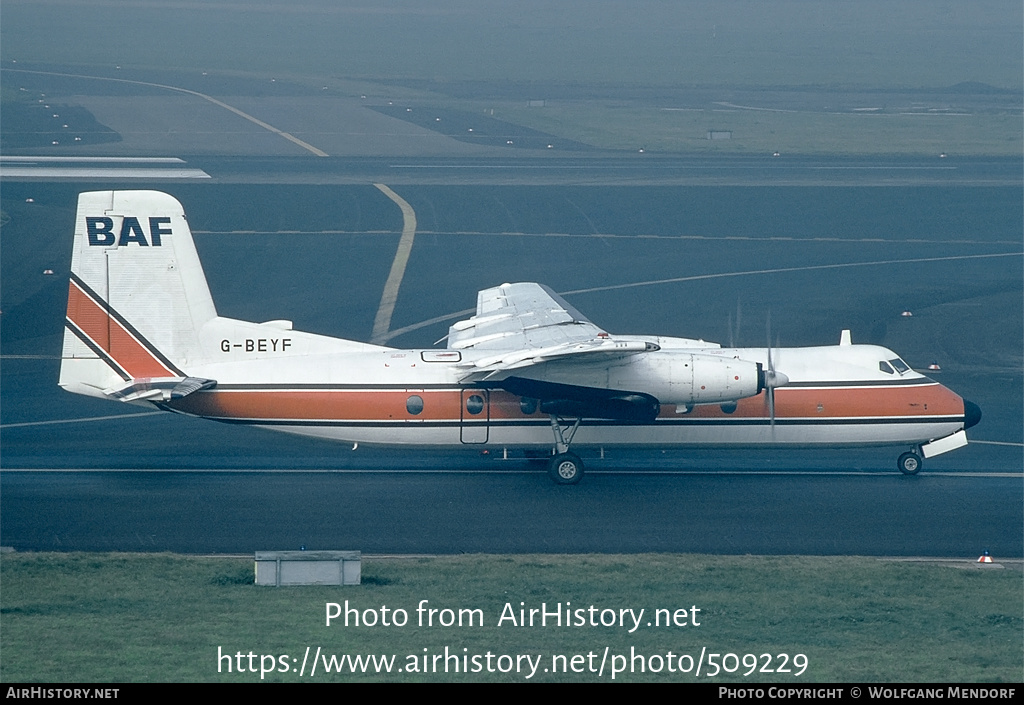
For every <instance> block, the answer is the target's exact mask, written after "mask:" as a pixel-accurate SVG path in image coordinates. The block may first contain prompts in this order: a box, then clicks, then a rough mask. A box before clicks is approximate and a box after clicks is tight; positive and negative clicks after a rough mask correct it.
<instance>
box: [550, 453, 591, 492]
mask: <svg viewBox="0 0 1024 705" xmlns="http://www.w3.org/2000/svg"><path fill="white" fill-rule="evenodd" d="M548 474H549V475H550V476H551V479H552V480H554V481H555V484H558V485H575V484H576V483H577V482H579V481H580V480H582V479H583V461H582V460H580V458H579V456H578V455H576V454H575V453H559V454H558V455H556V456H554V457H552V458H551V460H550V461H549V462H548Z"/></svg>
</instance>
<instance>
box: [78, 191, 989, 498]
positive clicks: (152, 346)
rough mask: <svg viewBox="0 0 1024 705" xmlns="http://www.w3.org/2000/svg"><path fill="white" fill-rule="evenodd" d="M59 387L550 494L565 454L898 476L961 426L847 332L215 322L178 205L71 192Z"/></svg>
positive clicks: (532, 295)
mask: <svg viewBox="0 0 1024 705" xmlns="http://www.w3.org/2000/svg"><path fill="white" fill-rule="evenodd" d="M439 342H440V341H439ZM59 384H60V386H61V387H63V388H64V389H66V390H67V391H69V392H74V393H77V394H85V395H88V396H92V397H98V398H101V399H110V400H116V401H120V402H123V403H129V404H135V405H142V406H146V407H148V408H150V409H152V408H153V407H156V408H157V409H162V410H165V411H168V412H173V413H177V414H185V415H188V416H194V417H202V418H206V419H212V420H215V421H220V422H224V423H229V424H246V425H251V426H257V427H261V428H267V429H273V430H277V431H286V432H290V433H295V434H302V435H307V436H315V437H321V438H328V439H334V440H338V441H346V442H348V443H352V444H353V448H356V447H358V445H359V444H383V445H408V446H420V447H424V446H448V447H467V446H470V447H473V446H475V447H480V448H491V447H493V448H504V449H506V450H507V449H509V448H512V449H522V450H523V451H524V452H527V453H530V452H532V453H533V454H534V455H535V456H536V455H541V454H543V453H547V454H548V459H547V465H548V472H549V474H550V476H551V478H552V479H553V480H554V481H555V482H556V483H559V484H574V483H577V482H579V481H580V479H581V478H582V477H583V473H584V465H583V462H582V460H581V459H580V457H579V455H578V454H576V453H574V452H573V451H572V450H571V448H572V447H574V446H575V447H577V448H578V447H580V446H584V447H590V448H597V447H600V448H602V449H603V448H605V447H634V448H700V447H716V448H743V447H753V448H764V447H768V448H815V447H819V448H825V447H827V448H834V447H859V446H903V447H905V448H906V449H907V450H906V451H905V452H903V453H902V454H901V455H900V456H899V458H898V461H897V466H898V468H899V470H900V471H901V472H903V473H905V474H907V475H913V474H915V473H917V472H918V471H919V470H920V469H921V467H922V462H923V460H922V459H923V458H931V457H934V456H936V455H939V454H941V453H946V452H949V451H952V450H955V449H957V448H961V447H963V446H965V445H966V444H967V435H966V433H965V431H966V429H968V428H971V427H972V426H974V425H975V424H977V423H978V422H979V420H980V419H981V410H980V409H979V407H978V406H977V405H976V404H973V403H971V402H969V401H966V400H964V399H962V398H961V397H959V396H958V395H957V394H955V393H954V392H952V391H951V390H949V389H947V388H946V387H944V386H943V385H941V384H939V383H938V382H936V381H935V380H933V379H930V378H929V377H927V376H925V375H922V374H920V373H918V372H916V371H914V370H913V369H911V368H910V366H909V365H907V363H906V362H904V361H903V360H902V359H901V358H900V357H899V355H897V354H896V353H894V352H893V351H891V350H888V349H886V348H884V347H880V346H876V345H854V344H853V343H852V341H851V337H850V332H849V331H848V330H844V331H842V334H841V336H840V341H839V344H838V345H829V346H820V347H800V348H781V349H779V348H773V347H771V346H766V347H764V348H733V347H724V348H723V347H722V346H721V345H719V344H718V343H711V342H707V341H704V340H699V339H689V338H676V337H666V336H658V335H618V334H615V335H613V334H610V333H608V332H607V331H605V330H604V329H603V328H601V327H600V326H598V325H596V324H595V323H592V322H591V321H590V320H589V319H587V318H586V317H585V316H584V315H583V314H581V313H580V312H579V311H577V310H576V309H575V308H574V307H573V306H572V305H570V304H569V303H568V302H566V301H565V300H564V299H563V298H562V297H560V296H559V295H558V294H556V293H555V292H554V291H553V290H552V289H550V288H548V287H546V286H542V285H540V284H536V283H506V284H502V285H500V286H496V287H493V288H490V289H485V290H483V291H480V292H479V293H478V296H477V306H476V312H475V314H474V315H473V316H471V317H470V318H468V319H466V320H461V321H458V322H456V323H454V324H453V325H452V326H451V328H450V329H449V333H448V336H447V346H446V347H444V348H436V347H435V348H424V349H419V348H417V349H410V350H400V349H395V348H390V347H384V346H379V345H371V344H368V343H363V342H357V341H352V340H344V339H340V338H333V337H328V336H324V335H317V334H313V333H306V332H302V331H297V330H294V329H293V328H292V323H291V321H286V320H272V321H265V322H262V323H252V322H247V321H240V320H234V319H230V318H224V317H221V316H219V315H218V314H217V310H216V308H215V306H214V302H213V299H212V298H211V295H210V290H209V288H208V286H207V283H206V277H205V275H204V273H203V267H202V264H201V262H200V260H199V256H198V254H197V252H196V248H195V245H194V243H193V239H192V234H191V232H190V230H189V226H188V223H187V221H186V219H185V212H184V209H183V207H182V205H181V204H180V203H179V202H178V201H177V200H176V199H174V198H173V197H172V196H170V195H168V194H165V193H161V192H157V191H96V192H87V193H82V194H80V195H79V200H78V210H77V215H76V220H75V235H74V252H73V257H72V265H71V278H70V282H69V288H68V306H67V318H66V321H65V333H64V343H63V350H62V354H61V369H60V380H59Z"/></svg>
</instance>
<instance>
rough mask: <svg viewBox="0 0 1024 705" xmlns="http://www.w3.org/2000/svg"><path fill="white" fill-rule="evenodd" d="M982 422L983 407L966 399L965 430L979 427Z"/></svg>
mask: <svg viewBox="0 0 1024 705" xmlns="http://www.w3.org/2000/svg"><path fill="white" fill-rule="evenodd" d="M979 421H981V407H980V406H978V405H977V404H975V403H974V402H970V401H967V400H966V399H964V428H965V429H966V428H970V427H971V426H977V425H978V422H979Z"/></svg>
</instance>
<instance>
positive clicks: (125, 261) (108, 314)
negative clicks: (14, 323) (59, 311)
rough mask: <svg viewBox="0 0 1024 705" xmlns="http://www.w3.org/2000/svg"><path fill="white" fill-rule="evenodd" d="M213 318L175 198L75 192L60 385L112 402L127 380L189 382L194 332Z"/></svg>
mask: <svg viewBox="0 0 1024 705" xmlns="http://www.w3.org/2000/svg"><path fill="white" fill-rule="evenodd" d="M216 317H217V311H216V308H215V307H214V305H213V299H212V297H211V296H210V289H209V287H208V286H207V283H206V277H205V275H204V274H203V267H202V264H201V263H200V261H199V255H198V254H197V252H196V249H195V244H194V243H193V241H192V233H191V232H190V230H189V227H188V223H187V222H186V220H185V212H184V209H183V208H182V206H181V204H180V203H179V202H178V201H177V200H175V199H174V198H173V197H171V196H169V195H167V194H165V193H160V192H157V191H94V192H89V193H82V194H80V195H79V198H78V212H77V215H76V217H75V238H74V252H73V254H72V258H71V281H70V283H69V288H68V308H67V318H66V319H65V329H64V347H63V351H62V356H61V371H60V385H61V386H62V387H64V388H65V389H67V390H68V391H73V392H77V393H81V394H89V395H92V396H99V397H104V398H109V397H110V392H111V390H112V389H122V388H125V387H126V385H131V384H132V383H133V381H134V380H140V379H142V380H151V381H153V382H157V381H160V380H163V386H166V385H168V384H170V383H171V381H172V380H178V381H180V380H185V379H189V378H188V375H187V374H186V373H185V372H184V370H185V369H187V367H188V365H189V363H190V360H195V359H197V358H198V357H200V356H201V348H200V344H199V331H200V329H201V328H202V326H203V325H204V324H206V323H207V322H209V321H210V320H211V319H214V318H216ZM175 384H177V382H175ZM172 386H173V385H172ZM104 390H106V391H104Z"/></svg>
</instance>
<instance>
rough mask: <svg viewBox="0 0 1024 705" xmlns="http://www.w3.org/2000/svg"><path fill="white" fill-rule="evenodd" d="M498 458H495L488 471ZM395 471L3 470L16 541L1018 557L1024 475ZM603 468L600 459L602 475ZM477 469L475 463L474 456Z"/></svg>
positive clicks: (28, 546)
mask: <svg viewBox="0 0 1024 705" xmlns="http://www.w3.org/2000/svg"><path fill="white" fill-rule="evenodd" d="M490 465H491V466H493V465H494V464H490ZM516 465H518V466H519V467H518V468H517V469H515V470H506V471H501V470H495V471H491V472H480V471H474V470H465V471H462V472H451V471H423V470H403V469H399V468H395V467H392V468H389V469H384V470H379V471H366V472H364V471H351V472H345V473H331V472H326V473H308V472H297V473H294V472H262V473H252V472H238V473H224V472H217V471H200V472H162V471H153V472H104V471H98V472H63V471H60V472H52V473H22V472H17V473H4V474H3V495H4V506H5V509H4V517H3V524H4V543H5V545H13V546H14V547H15V548H17V549H18V550H62V551H69V550H76V551H77V550H89V551H111V550H116V551H175V552H182V553H235V554H237V553H242V554H245V553H252V552H253V551H256V550H266V549H290V550H297V549H299V548H300V547H302V546H305V547H306V548H307V549H308V550H315V549H327V548H342V549H352V548H355V549H359V550H362V551H363V552H364V553H370V554H373V553H377V554H381V553H387V554H394V553H401V554H450V553H637V552H672V553H677V552H681V553H723V554H736V553H751V554H764V555H777V554H807V555H846V554H852V555H879V556H934V557H957V558H971V557H977V556H978V555H981V552H982V551H983V550H988V551H989V552H990V553H991V554H992V555H993V556H997V557H999V558H1010V557H1020V556H1021V555H1022V545H1021V534H1020V532H1019V531H1017V532H1014V531H1009V530H1008V527H1010V526H1020V525H1021V523H1022V521H1024V517H1022V515H1021V503H1020V501H1019V499H1020V489H1021V479H1020V477H1019V475H1018V476H1016V477H994V478H993V477H979V476H977V475H969V476H951V475H947V474H946V473H932V474H929V475H922V476H920V477H915V478H909V479H908V478H903V477H899V476H896V475H893V474H888V475H884V474H880V473H865V472H857V471H851V472H848V473H843V474H835V473H818V472H807V471H803V472H792V473H791V474H785V473H777V472H754V473H735V472H730V471H725V472H706V471H705V472H696V473H684V474H675V473H674V472H673V471H669V470H666V471H665V472H666V473H667V474H646V473H642V474H638V473H636V472H628V471H621V470H619V471H609V472H601V471H599V470H595V471H594V472H591V473H589V474H588V476H587V477H586V479H585V482H584V483H582V484H581V485H579V486H575V487H570V488H565V487H558V486H555V485H553V484H551V482H550V481H549V480H548V478H547V476H546V473H544V472H543V471H536V470H534V471H530V470H527V469H524V468H522V465H523V464H522V463H518V464H516ZM601 466H602V464H601V463H599V462H595V463H593V464H592V468H600V467H601ZM478 467H479V465H478Z"/></svg>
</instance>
